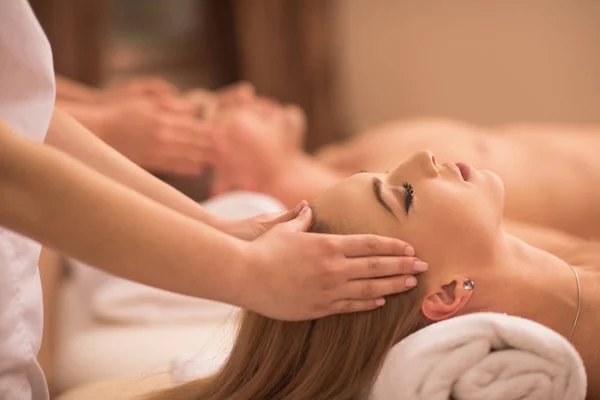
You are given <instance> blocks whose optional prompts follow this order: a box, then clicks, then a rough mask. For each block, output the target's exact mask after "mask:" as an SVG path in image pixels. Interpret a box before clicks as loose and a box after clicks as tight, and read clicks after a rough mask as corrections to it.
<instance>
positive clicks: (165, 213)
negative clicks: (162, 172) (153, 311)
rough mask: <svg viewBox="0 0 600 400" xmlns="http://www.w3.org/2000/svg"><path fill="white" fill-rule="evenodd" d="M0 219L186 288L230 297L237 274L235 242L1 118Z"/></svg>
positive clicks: (132, 273) (126, 272)
mask: <svg viewBox="0 0 600 400" xmlns="http://www.w3.org/2000/svg"><path fill="white" fill-rule="evenodd" d="M0 224H1V225H3V226H5V227H7V228H8V229H11V230H14V231H17V232H20V233H22V234H24V235H26V236H28V237H31V238H32V239H34V240H37V241H39V242H41V243H43V244H45V245H46V246H48V247H51V248H54V249H57V250H59V251H61V252H63V253H65V254H67V255H69V256H71V257H73V258H75V259H78V260H81V261H82V262H85V263H88V264H90V265H93V266H96V267H99V268H101V269H104V270H105V271H107V272H109V273H112V274H115V275H118V276H121V277H124V278H127V279H131V280H134V281H138V282H140V283H143V284H147V285H151V286H155V287H159V288H162V289H166V290H171V291H174V292H178V293H182V294H186V295H191V296H199V297H204V298H208V299H214V300H218V301H223V302H228V303H232V304H237V301H238V298H237V296H238V294H237V293H236V291H234V290H233V288H236V289H237V288H239V287H240V282H242V281H243V279H245V277H243V276H242V275H243V273H244V271H245V265H246V264H245V262H244V259H245V258H244V257H243V256H244V254H245V253H244V251H245V249H246V248H247V247H246V245H245V244H244V243H243V242H241V241H239V240H237V239H234V238H232V237H230V236H228V235H226V234H224V233H221V232H219V231H217V230H215V229H213V228H211V227H208V226H206V225H203V224H201V223H198V222H196V221H194V220H192V219H190V218H187V217H185V216H183V215H181V214H179V213H177V212H175V211H173V210H171V209H168V208H166V207H163V206H161V205H160V204H158V203H156V202H154V201H152V200H150V199H148V198H146V197H144V196H142V195H140V194H138V193H136V192H134V191H132V190H129V189H127V188H125V187H123V186H122V185H119V184H117V183H116V182H114V181H112V180H110V179H108V178H106V177H105V176H103V175H101V174H99V173H97V172H95V171H93V170H91V169H89V168H88V167H86V166H84V165H82V164H80V163H78V162H76V161H75V160H74V159H72V158H71V157H69V156H67V155H65V154H62V153H60V152H58V151H56V150H53V149H51V148H49V147H48V146H44V145H42V144H38V143H34V142H30V141H28V140H26V139H23V138H21V137H19V136H17V135H15V134H14V133H12V132H10V130H9V129H8V128H7V126H6V125H4V124H3V123H1V122H0ZM224 269H226V272H224ZM228 289H229V290H228Z"/></svg>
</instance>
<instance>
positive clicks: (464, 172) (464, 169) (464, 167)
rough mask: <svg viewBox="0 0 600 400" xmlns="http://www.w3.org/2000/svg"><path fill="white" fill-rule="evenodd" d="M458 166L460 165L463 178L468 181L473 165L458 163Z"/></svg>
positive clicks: (459, 168)
mask: <svg viewBox="0 0 600 400" xmlns="http://www.w3.org/2000/svg"><path fill="white" fill-rule="evenodd" d="M456 166H457V167H458V170H459V171H460V175H461V176H462V178H463V180H464V181H465V182H467V181H468V180H469V177H470V176H471V166H470V165H469V164H466V163H456Z"/></svg>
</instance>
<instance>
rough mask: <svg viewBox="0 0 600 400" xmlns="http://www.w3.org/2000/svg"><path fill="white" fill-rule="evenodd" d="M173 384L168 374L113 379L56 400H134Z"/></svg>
mask: <svg viewBox="0 0 600 400" xmlns="http://www.w3.org/2000/svg"><path fill="white" fill-rule="evenodd" d="M172 385H173V383H172V381H171V378H170V376H169V375H168V374H157V375H150V376H146V377H140V378H131V379H115V380H107V381H102V382H96V383H91V384H88V385H85V386H82V387H79V388H76V389H73V390H71V391H69V392H67V393H64V394H62V395H60V396H59V397H58V399H57V400H105V399H111V400H134V399H142V398H143V396H146V395H149V394H151V393H153V392H156V391H159V390H163V389H167V388H168V387H170V386H172Z"/></svg>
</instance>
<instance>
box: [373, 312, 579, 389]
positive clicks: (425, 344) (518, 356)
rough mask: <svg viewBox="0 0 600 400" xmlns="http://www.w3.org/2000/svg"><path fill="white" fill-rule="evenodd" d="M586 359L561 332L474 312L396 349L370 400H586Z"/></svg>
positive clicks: (435, 326) (436, 326) (431, 328)
mask: <svg viewBox="0 0 600 400" xmlns="http://www.w3.org/2000/svg"><path fill="white" fill-rule="evenodd" d="M586 388H587V377H586V373H585V369H584V366H583V361H582V360H581V357H580V356H579V354H578V353H577V351H576V350H575V348H574V347H573V346H572V345H571V344H570V343H569V342H568V341H567V340H566V339H565V338H563V337H562V336H560V335H559V334H558V333H556V332H554V331H552V330H551V329H549V328H547V327H545V326H543V325H540V324H538V323H536V322H533V321H529V320H526V319H523V318H519V317H513V316H508V315H504V314H496V313H477V314H470V315H466V316H460V317H456V318H452V319H449V320H447V321H443V322H439V323H436V324H433V325H431V326H429V327H427V328H425V329H422V330H420V331H419V332H416V333H414V334H413V335H411V336H409V337H407V338H405V339H404V340H402V341H401V342H400V343H398V344H397V345H396V346H394V347H393V348H392V350H391V351H390V353H389V354H388V356H387V357H386V360H385V362H384V365H383V367H382V369H381V371H380V373H379V375H378V377H377V379H376V382H375V385H374V387H373V390H372V392H371V396H370V399H371V400H449V399H453V400H517V399H518V400H584V399H585V396H586Z"/></svg>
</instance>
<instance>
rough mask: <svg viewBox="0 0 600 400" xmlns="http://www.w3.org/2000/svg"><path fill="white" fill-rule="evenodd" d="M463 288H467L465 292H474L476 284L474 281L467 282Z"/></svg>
mask: <svg viewBox="0 0 600 400" xmlns="http://www.w3.org/2000/svg"><path fill="white" fill-rule="evenodd" d="M463 287H464V288H465V290H473V289H475V282H473V281H472V280H470V279H469V280H466V281H465V282H464V283H463Z"/></svg>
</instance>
